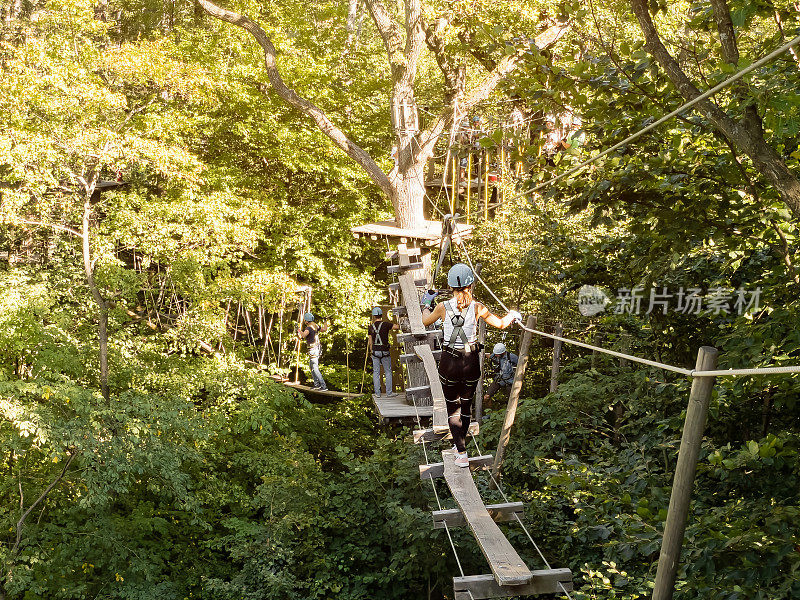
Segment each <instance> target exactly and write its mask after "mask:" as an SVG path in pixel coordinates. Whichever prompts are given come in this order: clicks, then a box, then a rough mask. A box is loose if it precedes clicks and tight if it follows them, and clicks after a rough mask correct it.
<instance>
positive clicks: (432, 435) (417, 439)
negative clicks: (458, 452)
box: [414, 421, 481, 444]
mask: <svg viewBox="0 0 800 600" xmlns="http://www.w3.org/2000/svg"><path fill="white" fill-rule="evenodd" d="M480 429H481V428H480V424H479V423H476V422H475V421H473V422H472V423H470V424H469V435H478V433H480ZM451 437H452V436H451V435H450V428H449V427H448V428H447V429H440V430H438V431H434V430H433V428H430V429H415V430H414V443H415V444H421V443H422V442H426V443H427V442H439V441H441V440H449V439H450V438H451Z"/></svg>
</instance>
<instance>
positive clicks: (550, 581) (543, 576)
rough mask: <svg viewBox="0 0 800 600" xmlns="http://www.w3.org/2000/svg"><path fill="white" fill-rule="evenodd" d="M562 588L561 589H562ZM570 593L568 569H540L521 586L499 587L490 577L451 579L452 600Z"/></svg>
mask: <svg viewBox="0 0 800 600" xmlns="http://www.w3.org/2000/svg"><path fill="white" fill-rule="evenodd" d="M562 586H563V589H562ZM564 590H567V591H568V592H571V591H572V571H570V570H569V569H542V570H538V571H533V572H532V573H531V580H530V582H528V583H526V584H523V585H511V586H500V585H498V584H497V582H496V581H495V580H494V577H493V576H492V575H489V574H487V575H469V576H467V577H453V592H454V596H453V599H454V600H473V599H474V600H481V599H485V598H508V597H510V596H534V595H537V594H563V592H564Z"/></svg>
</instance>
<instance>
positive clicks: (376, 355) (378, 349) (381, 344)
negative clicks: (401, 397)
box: [367, 306, 400, 398]
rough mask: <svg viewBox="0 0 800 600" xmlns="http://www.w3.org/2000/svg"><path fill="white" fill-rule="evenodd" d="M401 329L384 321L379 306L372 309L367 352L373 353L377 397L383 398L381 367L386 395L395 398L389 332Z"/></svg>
mask: <svg viewBox="0 0 800 600" xmlns="http://www.w3.org/2000/svg"><path fill="white" fill-rule="evenodd" d="M393 329H400V325H398V324H397V323H390V322H389V321H384V320H383V310H381V308H380V307H379V306H376V307H375V308H373V309H372V323H370V324H369V328H368V330H367V350H368V351H371V352H372V386H373V389H374V391H375V396H376V397H378V398H380V396H381V365H383V373H384V375H385V376H386V395H387V396H388V397H390V398H391V397H394V396H396V395H397V394H395V393H394V391H393V390H392V356H391V354H390V353H389V332H390V331H392V330H393Z"/></svg>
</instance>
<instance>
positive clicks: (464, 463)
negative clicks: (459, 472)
mask: <svg viewBox="0 0 800 600" xmlns="http://www.w3.org/2000/svg"><path fill="white" fill-rule="evenodd" d="M455 463H456V466H457V467H468V466H469V457H468V456H467V453H466V452H457V453H456V460H455Z"/></svg>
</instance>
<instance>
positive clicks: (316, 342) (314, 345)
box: [297, 312, 328, 390]
mask: <svg viewBox="0 0 800 600" xmlns="http://www.w3.org/2000/svg"><path fill="white" fill-rule="evenodd" d="M326 331H328V324H327V323H323V324H322V325H317V324H316V323H315V322H314V315H312V314H311V313H310V312H309V313H306V314H305V315H303V327H301V328H300V329H298V330H297V337H299V338H300V339H301V340H305V341H306V344H307V345H308V369H309V371H311V377H312V378H313V380H314V389H315V390H327V389H328V384H326V383H325V379H324V378H323V377H322V373H321V372H320V370H319V357H320V356H321V355H322V344H321V343H320V339H319V334H320V333H325V332H326Z"/></svg>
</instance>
